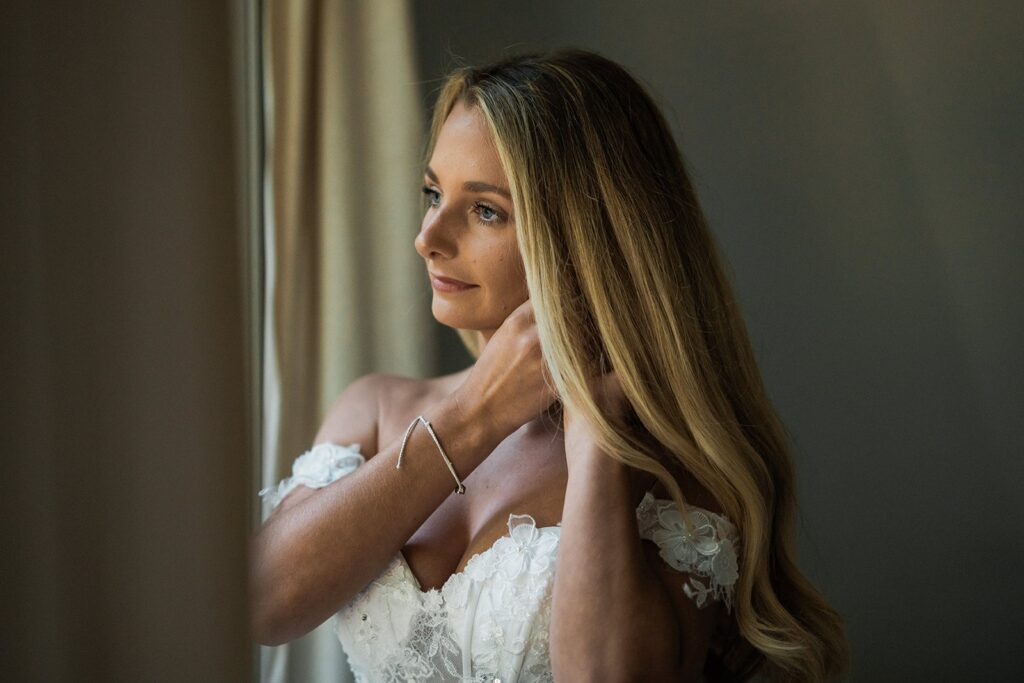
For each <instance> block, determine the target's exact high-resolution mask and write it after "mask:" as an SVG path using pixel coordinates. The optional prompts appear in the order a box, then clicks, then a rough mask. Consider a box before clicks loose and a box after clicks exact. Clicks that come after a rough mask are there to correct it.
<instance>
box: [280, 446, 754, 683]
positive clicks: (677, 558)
mask: <svg viewBox="0 0 1024 683" xmlns="http://www.w3.org/2000/svg"><path fill="white" fill-rule="evenodd" d="M364 462H365V459H364V458H363V456H362V455H360V453H359V446H358V444H351V445H350V446H341V445H338V444H333V443H321V444H318V445H316V446H314V447H313V448H312V449H310V450H308V451H306V452H305V453H303V454H302V455H300V456H299V457H298V458H297V459H296V460H295V463H294V464H293V466H292V476H290V477H288V478H286V479H284V480H283V481H281V482H280V483H279V484H278V485H277V486H276V487H269V488H266V489H263V490H262V491H260V495H261V496H263V497H264V498H265V500H266V501H267V502H268V504H269V505H270V506H271V507H276V506H277V504H278V503H280V501H281V499H283V498H284V496H285V495H287V494H288V492H289V491H291V490H292V489H293V488H294V487H296V486H299V485H303V486H308V487H310V488H320V487H323V486H326V485H328V484H330V483H332V482H334V481H336V480H337V479H339V478H341V477H343V476H344V475H346V474H349V473H351V472H353V471H354V470H355V469H356V468H357V467H359V465H361V464H363V463H364ZM689 514H690V516H691V517H690V519H691V521H692V523H693V529H694V531H695V533H694V534H690V533H688V532H687V530H686V526H685V525H684V524H683V519H682V516H681V515H680V514H679V511H678V509H677V508H676V507H675V505H674V503H673V502H672V501H671V500H664V499H659V498H655V497H653V496H652V495H651V493H650V492H648V493H647V494H646V495H645V496H644V498H643V499H642V500H641V501H640V504H639V506H637V509H636V516H637V529H638V532H639V535H640V537H641V538H646V539H649V540H651V541H653V542H654V543H655V544H656V545H657V546H658V548H659V555H660V556H661V558H662V559H663V560H664V561H665V562H667V563H668V564H669V566H671V567H672V568H674V569H676V570H678V571H680V572H685V573H687V574H689V577H687V580H686V582H685V583H683V590H684V592H685V593H686V595H688V596H689V597H690V598H691V599H693V600H694V601H695V603H696V604H697V606H699V607H702V606H704V605H705V604H707V601H708V600H709V599H721V600H723V601H724V602H725V604H726V606H727V608H729V609H730V610H731V607H732V592H733V585H734V583H735V581H736V579H737V576H738V574H737V556H736V545H737V540H738V539H737V532H736V528H735V527H734V526H733V524H732V523H730V522H729V520H728V519H726V518H725V517H724V516H722V515H718V514H715V513H713V512H710V511H707V510H703V509H701V508H697V507H694V506H691V507H690V509H689ZM560 534H561V526H560V525H557V524H556V525H555V526H547V527H538V526H537V525H536V522H535V520H534V519H533V517H532V516H530V515H528V514H511V515H509V518H508V535H506V536H503V537H501V538H499V539H498V540H497V541H496V542H495V543H494V544H493V545H492V546H491V547H490V548H488V549H486V550H484V551H482V552H479V553H477V554H476V555H474V556H473V557H472V558H470V560H469V562H468V563H467V564H466V567H465V569H463V570H462V571H461V572H457V573H455V574H453V575H452V576H451V577H449V578H448V580H447V581H445V583H444V585H442V586H441V588H439V589H438V588H432V589H430V590H426V591H424V590H422V588H421V586H420V585H419V583H418V581H417V580H416V577H415V576H414V575H413V573H412V570H411V569H410V568H409V565H408V563H407V562H406V561H405V557H404V556H403V555H402V553H401V552H399V553H397V554H396V555H395V556H394V558H392V560H391V562H390V563H389V564H388V566H387V567H385V568H384V570H383V571H382V572H381V573H380V574H379V575H378V576H377V578H375V579H374V580H373V581H371V582H370V583H369V584H368V585H367V586H366V587H365V588H363V590H362V591H360V592H359V593H358V594H357V595H356V596H355V597H353V598H352V600H351V601H349V603H348V604H347V605H345V606H344V607H343V608H342V609H341V610H339V611H338V612H337V613H336V614H335V615H334V616H333V617H332V618H333V621H334V630H335V632H336V633H337V636H338V639H339V641H340V642H341V646H342V648H343V649H344V651H345V654H346V655H347V657H348V662H349V666H350V667H351V669H352V672H353V673H354V675H355V678H356V681H358V682H359V683H378V682H386V683H391V682H402V683H406V682H408V681H417V682H418V681H460V682H468V681H488V682H490V681H502V682H504V683H509V682H510V681H518V682H519V683H534V682H537V681H551V680H552V675H551V663H550V658H549V651H548V637H549V624H550V618H551V589H552V586H553V583H554V573H555V560H556V556H557V551H558V540H559V536H560ZM682 578H684V577H681V579H682Z"/></svg>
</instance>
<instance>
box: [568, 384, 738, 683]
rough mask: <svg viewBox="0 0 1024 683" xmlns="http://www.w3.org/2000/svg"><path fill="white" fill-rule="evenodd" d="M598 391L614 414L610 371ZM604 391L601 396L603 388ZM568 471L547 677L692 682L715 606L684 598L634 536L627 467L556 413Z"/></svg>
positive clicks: (654, 550) (652, 548)
mask: <svg viewBox="0 0 1024 683" xmlns="http://www.w3.org/2000/svg"><path fill="white" fill-rule="evenodd" d="M606 379H607V381H608V384H606V385H605V387H606V388H605V389H603V390H602V391H600V392H599V395H600V396H602V399H601V402H602V403H604V404H605V405H606V406H607V408H606V410H607V412H608V413H609V414H611V413H614V412H617V411H619V410H621V409H622V397H621V392H619V391H618V388H617V386H616V384H617V383H616V381H615V379H614V375H613V374H612V375H611V376H610V378H606ZM608 389H610V391H609V390H608ZM565 420H566V425H565V452H566V462H567V464H568V468H569V479H568V484H567V486H566V495H565V506H564V509H563V512H562V535H561V540H560V542H559V548H558V561H557V570H556V571H555V582H554V588H553V596H552V614H551V636H550V638H551V664H552V669H553V672H554V674H555V680H566V681H574V680H588V681H590V680H593V681H599V680H611V681H625V680H636V681H648V680H674V681H693V680H698V678H699V675H700V672H701V670H702V668H703V665H704V660H705V657H706V655H707V651H708V647H709V644H710V641H711V635H712V632H713V630H714V627H715V622H716V620H717V618H718V617H719V614H720V611H721V609H720V605H718V604H717V603H712V604H711V605H709V606H708V607H705V608H703V609H701V608H698V607H697V606H696V605H695V604H694V601H693V600H692V599H691V598H690V597H689V596H687V595H686V594H685V593H684V590H683V584H684V583H685V581H686V579H688V578H689V576H688V575H687V574H686V573H684V572H679V571H676V570H675V569H673V568H672V567H670V566H669V565H668V564H666V562H664V561H663V560H662V558H661V557H660V555H659V551H658V547H657V546H656V545H655V544H654V543H651V542H649V541H645V540H641V538H640V534H639V531H638V527H637V517H636V503H637V502H638V501H636V500H634V499H633V498H634V496H633V493H632V491H631V488H632V487H631V483H630V476H629V475H630V470H629V469H628V468H627V467H625V466H624V465H621V464H619V463H618V462H616V461H615V460H612V459H611V458H610V457H609V456H608V455H607V454H605V453H603V452H602V451H601V450H600V448H599V447H598V446H597V445H596V444H595V442H594V439H593V438H592V436H591V434H590V433H589V432H588V431H587V429H586V424H585V423H582V422H580V421H579V420H574V419H573V418H572V414H571V412H569V411H568V410H567V411H566V413H565Z"/></svg>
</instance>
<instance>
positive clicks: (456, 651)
mask: <svg viewBox="0 0 1024 683" xmlns="http://www.w3.org/2000/svg"><path fill="white" fill-rule="evenodd" d="M426 161H427V163H426V164H425V180H424V187H423V192H424V194H425V197H426V207H425V212H424V217H423V222H422V225H421V228H420V232H419V234H418V235H417V236H416V239H415V247H416V250H417V251H418V252H419V254H420V256H422V257H423V259H424V261H425V264H426V269H427V271H428V273H429V275H430V278H431V282H432V286H433V290H434V292H433V306H432V310H433V314H434V316H435V317H436V318H437V319H438V320H439V321H440V322H442V323H443V324H446V325H449V326H451V327H453V328H456V329H457V330H459V334H460V336H461V338H462V339H463V341H464V343H465V344H466V346H467V347H468V348H469V350H470V351H471V353H472V354H473V355H474V356H475V357H476V361H475V362H474V364H473V365H472V366H471V367H469V368H467V369H466V370H464V371H462V372H458V373H455V374H453V375H448V376H443V377H438V378H434V379H429V380H425V381H421V380H414V379H406V378H399V377H393V376H388V375H380V374H375V375H369V376H366V377H362V378H360V379H359V380H357V381H356V382H354V383H353V384H352V385H351V386H349V387H348V388H347V389H346V390H345V391H344V392H343V393H342V395H341V396H340V397H339V398H338V400H337V401H336V403H335V405H334V406H333V407H332V408H331V410H330V412H329V414H328V416H327V418H326V420H325V421H324V424H323V426H322V428H321V430H320V432H319V434H318V435H317V436H316V439H315V443H316V444H317V445H316V446H315V447H314V448H312V449H311V450H310V451H307V452H306V453H305V454H303V455H302V456H300V457H299V458H298V459H297V460H296V462H295V465H294V467H293V476H292V477H290V478H288V479H286V480H285V481H283V482H281V483H280V485H279V486H278V487H277V488H276V489H267V490H264V491H263V492H261V493H262V494H264V495H269V496H270V499H271V501H272V502H273V503H274V504H275V505H276V507H275V509H274V512H273V513H272V514H271V515H270V517H269V518H268V519H267V521H266V523H265V524H264V526H263V528H262V529H261V530H260V532H259V534H258V537H257V539H256V540H257V542H256V553H255V561H254V565H253V567H254V568H253V591H254V596H255V610H254V629H255V631H256V634H257V637H258V639H259V640H260V642H263V643H266V644H278V643H283V642H287V641H289V640H292V639H294V638H296V637H298V636H301V635H303V634H304V633H307V632H308V631H310V630H311V629H313V628H315V627H316V626H317V625H319V624H320V623H322V622H323V621H324V620H325V619H327V618H328V617H329V616H331V615H332V614H333V613H337V621H336V625H337V626H336V627H337V632H338V636H339V638H340V640H341V643H342V645H343V646H344V648H345V651H346V652H347V654H348V656H349V661H350V664H351V665H352V668H353V671H354V672H355V673H356V675H357V678H358V679H360V680H371V681H378V680H395V681H407V680H417V681H419V680H445V681H448V680H487V681H491V680H502V681H511V680H518V681H541V680H552V679H554V680H566V681H584V680H598V679H600V680H624V679H629V680H645V681H647V680H651V681H656V680H657V681H660V680H672V681H695V680H745V679H747V678H749V677H750V676H751V675H752V674H753V673H754V672H757V671H760V672H761V673H763V674H764V675H765V676H766V677H768V678H769V679H774V680H821V679H825V678H827V677H830V676H832V675H835V674H837V673H838V672H840V671H841V670H842V669H843V668H844V667H845V666H846V658H847V651H846V642H845V639H844V636H843V628H842V623H841V620H840V618H839V616H838V615H837V614H836V612H835V611H834V610H833V609H832V608H830V607H829V605H828V604H827V603H826V602H825V600H824V599H823V598H822V596H821V595H820V594H819V593H818V592H817V591H816V590H815V589H814V587H813V586H811V584H810V583H809V582H808V581H807V580H806V579H805V578H804V577H803V575H802V574H801V573H800V572H799V570H798V569H797V567H796V565H795V564H794V560H793V555H794V553H793V523H794V514H795V506H796V504H795V498H794V491H793V485H794V475H793V471H792V467H791V463H790V460H789V456H788V453H787V443H786V434H785V431H784V428H783V426H782V424H781V423H780V421H779V419H778V417H777V416H776V414H775V412H774V410H773V408H772V406H771V404H770V402H769V400H768V398H767V396H766V393H765V390H764V387H763V385H762V382H761V379H760V376H759V373H758V369H757V366H756V363H755V360H754V356H753V354H752V352H751V348H750V343H749V340H748V337H747V333H746V330H745V327H744V325H743V322H742V320H741V317H740V314H739V312H738V309H737V305H736V301H735V298H734V296H733V293H732V290H731V288H730V285H729V283H728V281H727V280H726V277H725V275H724V273H723V269H722V265H721V262H720V259H719V256H718V254H717V252H716V249H715V246H714V244H713V240H712V237H711V234H710V232H709V230H708V227H707V224H706V221H705V219H704V217H703V215H702V213H701V210H700V207H699V204H698V201H697V197H696V196H695V194H694V190H693V187H692V184H691V182H690V179H689V177H688V176H687V173H686V171H685V169H684V164H683V161H682V158H681V155H680V153H679V151H678V149H677V147H676V145H675V143H674V141H673V139H672V136H671V133H670V131H669V129H668V126H667V125H666V123H665V121H664V120H663V118H662V116H661V115H660V113H659V112H658V110H657V108H656V106H655V105H654V104H653V103H652V101H651V99H650V98H649V96H648V95H647V94H646V93H645V92H644V91H643V89H642V88H641V87H640V86H639V85H638V84H637V82H636V81H635V80H634V79H633V78H632V77H631V76H630V75H629V74H628V73H627V72H626V71H625V70H623V69H622V68H621V67H620V66H618V65H616V64H615V63H613V62H611V61H609V60H607V59H605V58H603V57H600V56H598V55H596V54H593V53H589V52H584V51H580V50H564V51H560V52H556V53H553V54H548V55H527V56H520V57H515V58H509V59H506V60H502V61H500V62H498V63H495V64H493V65H490V66H487V67H483V68H468V67H467V68H461V69H458V70H456V71H455V72H454V73H453V74H452V75H451V76H450V77H449V78H448V80H447V81H446V83H445V85H444V86H443V88H442V91H441V94H440V97H439V99H438V102H437V105H436V107H435V111H434V118H433V126H432V130H431V136H430V141H429V144H428V147H427V153H426ZM335 482H336V483H335ZM453 493H454V495H452V494H453ZM682 511H686V514H685V515H684V514H682ZM555 567H557V572H556V571H555Z"/></svg>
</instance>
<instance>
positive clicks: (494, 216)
mask: <svg viewBox="0 0 1024 683" xmlns="http://www.w3.org/2000/svg"><path fill="white" fill-rule="evenodd" d="M473 206H475V207H476V214H477V215H478V216H480V222H481V223H497V222H498V221H499V220H500V219H501V214H500V213H498V212H497V211H496V210H494V209H492V208H491V207H489V206H487V205H486V204H481V203H480V202H477V203H476V204H474V205H473ZM485 211H488V212H490V213H489V214H488V215H490V216H491V217H490V218H488V217H487V216H484V212H485Z"/></svg>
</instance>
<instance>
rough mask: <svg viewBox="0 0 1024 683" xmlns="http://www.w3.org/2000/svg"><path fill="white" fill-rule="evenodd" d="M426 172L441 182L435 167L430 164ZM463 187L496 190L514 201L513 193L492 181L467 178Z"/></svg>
mask: <svg viewBox="0 0 1024 683" xmlns="http://www.w3.org/2000/svg"><path fill="white" fill-rule="evenodd" d="M426 174H427V177H428V178H430V179H431V180H433V181H434V182H435V183H440V182H441V181H440V180H438V179H437V174H436V173H434V169H432V168H430V166H427V168H426ZM462 189H463V190H466V191H467V192H494V193H495V194H500V195H501V196H502V197H504V198H505V199H507V200H509V201H512V194H511V193H510V192H509V191H508V190H506V189H505V188H504V187H498V186H497V185H491V184H490V183H482V182H480V181H479V180H467V181H466V182H464V183H462Z"/></svg>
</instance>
